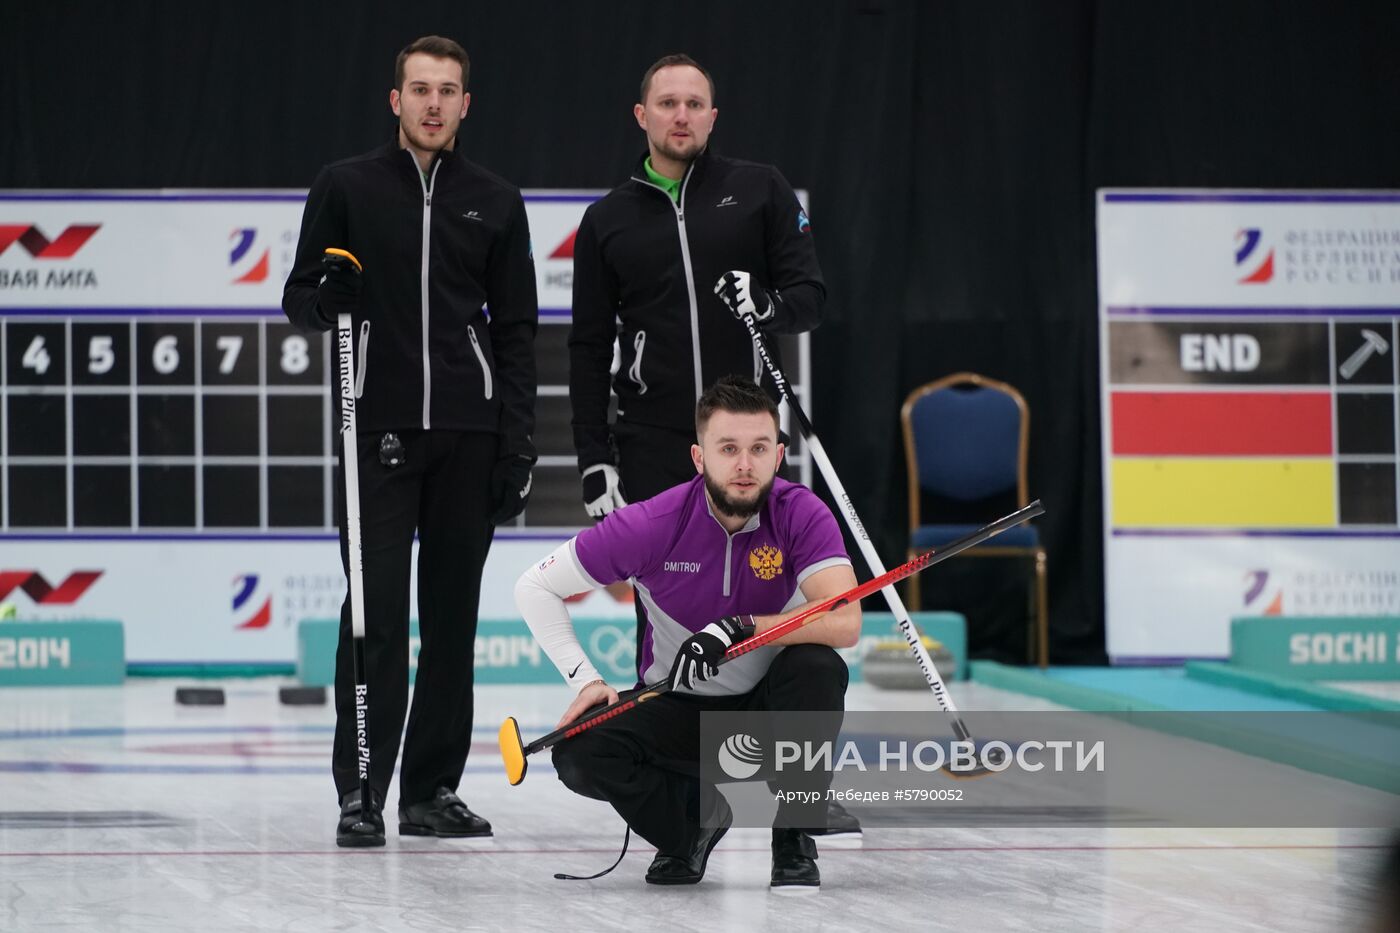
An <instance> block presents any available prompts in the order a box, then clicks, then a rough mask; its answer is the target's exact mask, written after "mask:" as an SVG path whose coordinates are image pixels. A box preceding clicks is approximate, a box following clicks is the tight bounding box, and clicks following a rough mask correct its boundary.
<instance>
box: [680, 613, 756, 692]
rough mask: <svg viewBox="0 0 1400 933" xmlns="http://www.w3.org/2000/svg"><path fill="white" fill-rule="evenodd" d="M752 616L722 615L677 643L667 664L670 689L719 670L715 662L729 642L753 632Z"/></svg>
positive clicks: (688, 685)
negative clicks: (672, 660) (676, 647)
mask: <svg viewBox="0 0 1400 933" xmlns="http://www.w3.org/2000/svg"><path fill="white" fill-rule="evenodd" d="M753 632H754V622H753V616H725V617H724V618H722V619H718V620H716V621H714V622H711V623H710V624H709V625H707V626H705V627H704V628H702V629H701V630H700V631H698V632H696V633H695V634H694V635H691V636H690V637H689V638H687V639H686V640H685V641H683V642H681V647H680V650H679V651H677V652H676V660H675V661H674V662H672V664H671V689H672V690H679V689H680V688H681V687H686V688H690V687H693V686H695V685H696V684H698V683H703V682H704V681H707V680H709V679H710V678H711V677H713V676H714V675H715V674H717V673H719V661H720V658H722V657H724V653H725V652H726V651H728V650H729V649H730V647H732V646H733V645H737V644H738V643H739V642H741V641H743V640H744V639H745V638H748V637H749V636H751V635H753Z"/></svg>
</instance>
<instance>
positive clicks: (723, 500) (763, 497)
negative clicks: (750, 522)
mask: <svg viewBox="0 0 1400 933" xmlns="http://www.w3.org/2000/svg"><path fill="white" fill-rule="evenodd" d="M705 491H706V492H708V493H709V494H710V502H711V503H713V504H714V507H715V511H716V512H718V513H719V514H721V515H723V516H725V517H727V518H750V517H752V516H754V515H757V514H758V513H759V512H761V511H762V510H763V506H764V505H765V504H767V502H768V495H769V493H771V492H772V491H773V477H771V476H770V477H768V482H766V483H764V484H763V485H761V486H759V488H758V495H757V496H755V497H754V500H753V501H752V502H744V501H742V500H739V499H735V498H733V497H731V496H729V495H727V494H726V493H725V491H724V487H723V486H721V485H720V484H719V483H717V482H715V481H714V479H712V478H711V476H710V474H709V471H708V470H707V471H706V472H705Z"/></svg>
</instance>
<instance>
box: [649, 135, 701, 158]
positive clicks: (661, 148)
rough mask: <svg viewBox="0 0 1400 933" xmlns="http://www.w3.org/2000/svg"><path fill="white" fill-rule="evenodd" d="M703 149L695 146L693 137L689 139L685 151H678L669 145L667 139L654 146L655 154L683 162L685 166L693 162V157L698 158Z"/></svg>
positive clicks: (669, 142)
mask: <svg viewBox="0 0 1400 933" xmlns="http://www.w3.org/2000/svg"><path fill="white" fill-rule="evenodd" d="M704 148H705V147H704V146H698V145H696V144H695V137H693V136H692V137H691V138H690V145H689V146H688V147H687V148H685V149H678V148H677V147H676V146H674V145H673V144H672V143H671V141H670V139H669V138H667V139H663V140H662V141H661V142H659V143H657V144H656V151H657V152H659V153H661V154H662V155H664V156H665V157H666V158H668V159H674V160H675V161H677V162H684V163H686V164H687V165H688V164H690V163H691V162H694V161H695V157H696V156H698V155H699V154H700V151H701V150H702V149H704Z"/></svg>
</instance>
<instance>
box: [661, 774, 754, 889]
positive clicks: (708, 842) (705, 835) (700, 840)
mask: <svg viewBox="0 0 1400 933" xmlns="http://www.w3.org/2000/svg"><path fill="white" fill-rule="evenodd" d="M716 796H718V795H716ZM719 807H720V810H719V813H718V816H717V818H716V820H715V823H716V825H715V826H713V827H701V829H700V835H699V836H698V837H697V838H696V840H695V844H694V845H693V846H691V848H690V851H689V852H686V853H684V854H681V855H663V854H661V853H659V852H658V853H657V855H656V858H654V859H652V860H651V867H650V868H648V869H647V884H699V883H700V879H701V878H704V877H705V865H706V864H707V863H708V862H709V861H710V853H711V852H713V851H714V848H715V846H717V845H719V841H720V840H721V839H723V838H724V834H725V833H727V832H729V827H730V825H731V824H732V823H733V822H734V811H733V810H731V809H729V804H728V802H726V801H725V799H724V798H723V797H720V798H719Z"/></svg>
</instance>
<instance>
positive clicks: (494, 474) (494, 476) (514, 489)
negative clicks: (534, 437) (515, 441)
mask: <svg viewBox="0 0 1400 933" xmlns="http://www.w3.org/2000/svg"><path fill="white" fill-rule="evenodd" d="M534 465H535V461H533V460H531V459H530V458H529V457H523V456H521V455H520V454H511V455H509V456H506V457H502V458H501V459H499V460H497V461H496V466H495V468H494V469H493V470H492V471H491V501H492V502H494V503H495V505H496V511H495V512H493V513H492V514H491V524H493V525H500V524H504V523H505V522H508V521H510V520H511V519H512V518H515V516H517V515H519V514H520V513H521V512H523V511H525V503H526V502H528V501H530V483H531V478H530V469H531V468H532V467H533V466H534Z"/></svg>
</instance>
